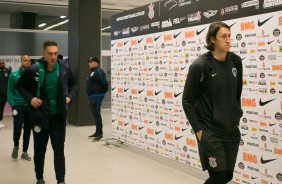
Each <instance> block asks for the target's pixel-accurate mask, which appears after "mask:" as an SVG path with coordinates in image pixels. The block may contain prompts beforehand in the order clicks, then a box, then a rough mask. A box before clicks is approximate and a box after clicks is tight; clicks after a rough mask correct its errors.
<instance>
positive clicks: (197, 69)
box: [182, 62, 203, 140]
mask: <svg viewBox="0 0 282 184" xmlns="http://www.w3.org/2000/svg"><path fill="white" fill-rule="evenodd" d="M202 71H203V70H202V69H201V66H200V64H199V62H198V63H196V62H194V63H193V64H192V65H191V66H190V68H189V72H188V76H187V79H186V82H185V86H184V91H183V96H182V106H183V110H184V112H185V114H186V117H187V118H188V120H189V122H190V124H191V126H192V128H193V130H194V132H195V133H197V134H201V130H202V127H201V125H200V123H199V117H198V115H197V112H196V100H197V98H198V94H199V88H200V80H201V77H202V75H203V74H202V73H203V72H202ZM197 136H198V139H199V140H200V139H201V135H200V136H199V135H197Z"/></svg>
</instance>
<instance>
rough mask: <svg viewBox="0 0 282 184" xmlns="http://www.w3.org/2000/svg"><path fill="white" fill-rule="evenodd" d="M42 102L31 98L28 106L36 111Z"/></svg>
mask: <svg viewBox="0 0 282 184" xmlns="http://www.w3.org/2000/svg"><path fill="white" fill-rule="evenodd" d="M42 102H43V101H42V100H41V99H40V98H37V97H33V98H32V99H31V101H30V105H31V106H33V107H34V108H35V109H37V108H38V107H40V106H41V105H42Z"/></svg>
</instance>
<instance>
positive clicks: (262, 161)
mask: <svg viewBox="0 0 282 184" xmlns="http://www.w3.org/2000/svg"><path fill="white" fill-rule="evenodd" d="M274 160H277V158H274V159H268V160H264V159H263V158H262V156H261V157H260V162H261V163H262V164H267V163H269V162H272V161H274Z"/></svg>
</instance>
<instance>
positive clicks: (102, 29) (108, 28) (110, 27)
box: [101, 26, 111, 31]
mask: <svg viewBox="0 0 282 184" xmlns="http://www.w3.org/2000/svg"><path fill="white" fill-rule="evenodd" d="M110 28H111V26H108V27H104V28H103V29H101V31H104V30H106V29H110Z"/></svg>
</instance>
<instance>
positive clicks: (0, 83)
mask: <svg viewBox="0 0 282 184" xmlns="http://www.w3.org/2000/svg"><path fill="white" fill-rule="evenodd" d="M10 73H11V70H10V69H8V68H6V67H5V62H4V60H2V59H1V60H0V129H1V128H3V127H5V125H4V124H3V123H1V121H2V119H3V113H4V107H5V104H6V102H7V85H8V78H9V75H10Z"/></svg>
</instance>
